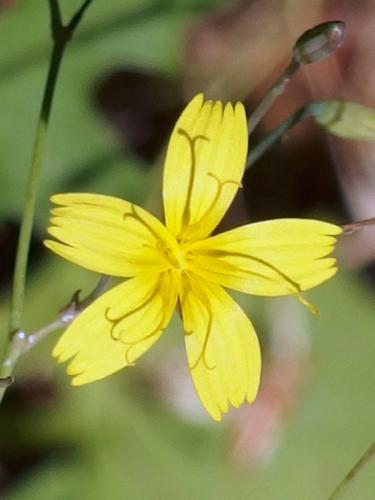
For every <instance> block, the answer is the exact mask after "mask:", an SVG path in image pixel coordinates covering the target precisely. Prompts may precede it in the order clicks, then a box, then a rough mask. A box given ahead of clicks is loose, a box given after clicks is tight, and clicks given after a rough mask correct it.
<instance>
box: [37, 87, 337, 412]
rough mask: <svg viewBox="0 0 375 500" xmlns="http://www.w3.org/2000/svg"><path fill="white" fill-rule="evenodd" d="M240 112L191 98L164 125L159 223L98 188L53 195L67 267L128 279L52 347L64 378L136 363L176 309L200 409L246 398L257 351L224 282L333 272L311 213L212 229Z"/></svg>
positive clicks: (297, 279)
mask: <svg viewBox="0 0 375 500" xmlns="http://www.w3.org/2000/svg"><path fill="white" fill-rule="evenodd" d="M247 143H248V137H247V121H246V115H245V111H244V108H243V106H242V104H240V103H237V104H236V105H235V107H233V106H232V105H231V104H227V105H226V106H225V107H223V105H222V103H221V102H211V101H206V102H204V101H203V96H202V95H198V96H196V97H195V98H194V99H193V100H192V101H191V102H190V103H189V104H188V106H187V107H186V109H185V110H184V112H183V113H182V115H181V117H180V118H179V120H178V121H177V124H176V126H175V128H174V130H173V133H172V136H171V139H170V142H169V146H168V151H167V156H166V160H165V166H164V181H163V200H164V211H165V225H163V224H162V223H161V222H160V221H159V220H157V219H156V218H155V217H153V216H152V215H151V214H150V213H148V212H146V211H145V210H143V209H142V208H140V207H138V206H136V205H135V204H133V203H129V202H127V201H123V200H120V199H118V198H113V197H110V196H101V195H95V194H58V195H55V196H53V197H52V201H53V202H54V203H55V204H56V205H58V206H57V207H56V208H53V209H52V218H51V227H50V228H49V229H48V231H49V234H50V235H51V236H53V237H54V238H55V239H56V241H51V240H47V241H46V242H45V244H46V245H47V247H48V248H50V249H51V250H52V251H54V252H56V253H57V254H59V255H61V256H62V257H64V258H65V259H68V260H70V261H72V262H74V263H75V264H78V265H81V266H83V267H86V268H88V269H90V270H92V271H96V272H98V273H102V274H107V275H110V276H120V277H124V278H130V279H128V280H126V281H125V282H124V283H122V284H120V285H118V286H116V287H115V288H113V289H112V290H110V291H109V292H107V293H105V294H104V295H103V296H101V297H100V298H98V299H97V300H96V301H95V302H94V303H93V304H92V305H90V306H89V307H88V308H87V309H85V310H84V311H83V312H82V313H81V314H80V315H79V316H78V317H77V319H75V321H73V323H72V324H71V325H70V326H69V327H68V329H67V330H66V332H65V333H64V334H63V336H62V337H61V339H60V340H59V341H58V343H57V345H56V347H55V349H54V351H53V355H54V356H55V357H56V358H57V359H58V361H59V362H64V361H66V360H68V359H71V358H72V360H71V361H70V364H69V366H68V370H67V371H68V374H70V375H72V376H73V380H72V384H73V385H81V384H86V383H88V382H92V381H94V380H97V379H101V378H103V377H106V376H107V375H110V374H111V373H113V372H116V371H117V370H120V369H121V368H123V367H125V366H129V365H133V364H134V362H135V361H136V360H137V359H138V358H139V357H140V356H141V355H142V354H143V353H144V352H145V351H147V350H148V349H149V347H151V346H152V345H153V344H154V342H155V341H156V340H157V339H158V338H159V337H160V336H161V334H162V333H163V331H164V330H165V329H166V327H167V325H168V323H169V321H170V319H171V316H172V314H173V311H174V310H175V308H176V306H177V308H178V311H179V313H180V315H181V316H182V320H183V325H184V337H185V343H186V350H187V357H188V364H189V369H190V373H191V376H192V379H193V383H194V386H195V389H196V391H197V393H198V396H199V398H200V400H201V402H202V404H203V406H204V407H205V408H206V410H207V411H208V413H209V414H210V415H211V416H212V417H213V418H214V419H215V420H220V419H221V415H222V413H225V412H226V411H228V406H229V404H231V405H233V406H235V407H238V406H240V405H241V404H242V403H243V402H244V401H245V400H247V401H248V402H249V403H251V402H252V401H253V400H254V398H255V396H256V394H257V391H258V386H259V379H260V369H261V356H260V349H259V343H258V339H257V336H256V333H255V331H254V328H253V326H252V324H251V322H250V320H249V319H248V318H247V316H246V315H245V314H244V312H243V311H242V310H241V308H240V307H239V306H238V304H237V303H236V302H235V301H234V300H233V299H232V298H231V297H230V295H229V294H228V293H227V292H226V291H225V290H224V288H223V287H225V288H231V289H233V290H239V291H241V292H244V293H250V294H255V295H268V296H281V295H294V296H295V297H297V298H298V299H299V300H301V301H302V302H303V303H304V304H306V305H309V304H308V303H307V302H306V301H305V299H304V298H302V295H301V294H302V291H304V290H307V289H309V288H312V287H314V286H316V285H318V284H319V283H322V282H323V281H325V280H327V279H328V278H330V277H331V276H333V275H334V274H335V272H336V267H335V264H336V261H335V259H334V258H328V257H327V256H328V255H329V254H330V253H331V252H332V250H333V248H334V246H335V243H336V238H335V236H336V235H338V234H339V233H341V232H342V230H341V228H339V227H337V226H335V225H332V224H327V223H324V222H319V221H315V220H299V219H280V220H273V221H267V222H258V223H255V224H247V225H245V226H242V227H239V228H237V229H232V230H231V231H227V232H224V233H222V234H218V235H216V236H212V237H210V233H211V232H212V231H213V230H214V229H215V227H216V226H217V225H218V223H219V222H220V220H221V219H222V217H223V216H224V214H225V212H226V211H227V209H228V207H229V206H230V204H231V202H232V200H233V198H234V196H235V194H236V192H237V190H238V188H239V187H240V185H241V179H242V176H243V173H244V166H245V161H246V156H247Z"/></svg>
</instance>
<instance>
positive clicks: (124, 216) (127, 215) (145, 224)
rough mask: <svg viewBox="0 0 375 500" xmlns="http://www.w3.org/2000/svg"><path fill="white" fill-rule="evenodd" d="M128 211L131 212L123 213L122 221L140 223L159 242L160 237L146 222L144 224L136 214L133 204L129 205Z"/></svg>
mask: <svg viewBox="0 0 375 500" xmlns="http://www.w3.org/2000/svg"><path fill="white" fill-rule="evenodd" d="M130 210H131V212H130V213H127V212H125V213H124V214H123V219H124V220H125V219H126V218H131V219H135V220H136V221H137V222H139V223H141V224H142V225H143V226H144V227H145V228H146V229H148V230H149V231H150V233H151V234H152V235H153V236H154V238H155V239H156V240H157V241H159V240H160V236H159V235H158V233H157V232H156V231H155V230H154V229H153V228H152V227H151V226H150V224H148V222H146V221H145V220H144V219H143V218H142V217H141V216H140V215H139V214H137V212H136V210H135V206H134V205H133V203H131V204H130Z"/></svg>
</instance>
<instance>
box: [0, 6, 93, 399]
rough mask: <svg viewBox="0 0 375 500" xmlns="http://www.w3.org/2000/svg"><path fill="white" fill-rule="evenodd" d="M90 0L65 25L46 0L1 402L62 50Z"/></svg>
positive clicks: (15, 346) (0, 372)
mask: <svg viewBox="0 0 375 500" xmlns="http://www.w3.org/2000/svg"><path fill="white" fill-rule="evenodd" d="M92 1H93V0H86V1H85V2H83V4H82V5H81V7H80V8H79V9H78V11H77V12H76V13H75V14H74V15H73V17H72V18H71V20H70V22H69V24H67V25H66V26H65V25H64V24H63V23H62V18H61V11H60V5H59V1H58V0H49V2H48V4H49V10H50V22H51V31H52V38H53V47H52V52H51V56H50V62H49V67H48V72H47V78H46V82H45V85H44V91H43V97H42V102H41V106H40V111H39V118H38V122H37V127H36V132H35V138H34V146H33V152H32V158H31V165H30V170H29V175H28V180H27V187H26V198H25V206H24V211H23V216H22V222H21V229H20V234H19V238H18V246H17V252H16V262H15V268H14V276H13V288H12V297H11V307H10V317H9V335H8V337H7V344H6V345H5V347H4V349H5V350H6V355H5V361H4V362H3V363H2V365H1V367H0V377H1V379H2V382H1V383H0V401H1V400H2V397H3V395H4V392H5V389H6V387H7V385H9V383H10V380H11V378H10V377H11V374H12V372H13V368H14V365H15V363H16V361H17V359H18V358H19V356H20V355H21V354H22V352H24V347H25V342H27V341H28V340H27V339H28V337H27V336H26V334H25V332H23V331H21V328H20V327H21V320H22V313H23V308H24V301H25V286H26V272H27V262H28V255H29V249H30V238H31V234H32V229H33V223H34V212H35V202H36V197H37V190H38V184H39V178H40V172H41V166H42V161H43V158H44V152H45V146H46V138H47V132H48V125H49V121H50V116H51V110H52V103H53V98H54V95H55V89H56V83H57V79H58V75H59V70H60V67H61V62H62V59H63V56H64V52H65V49H66V47H67V45H68V43H69V41H70V40H71V39H72V37H73V35H74V32H75V30H76V28H77V27H78V25H79V23H80V21H81V19H82V16H83V14H84V13H85V11H86V9H87V8H88V6H89V5H90V4H91V3H92Z"/></svg>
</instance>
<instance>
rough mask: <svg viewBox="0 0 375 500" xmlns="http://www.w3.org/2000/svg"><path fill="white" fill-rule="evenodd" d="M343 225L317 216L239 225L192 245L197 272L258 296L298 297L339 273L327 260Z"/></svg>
mask: <svg viewBox="0 0 375 500" xmlns="http://www.w3.org/2000/svg"><path fill="white" fill-rule="evenodd" d="M340 233H342V229H341V228H340V227H338V226H335V225H334V224H328V223H325V222H320V221H316V220H302V219H278V220H273V221H266V222H258V223H255V224H248V225H246V226H241V227H238V228H236V229H233V230H231V231H227V232H225V233H222V234H218V235H217V236H213V237H212V238H207V239H206V240H204V241H201V242H197V243H195V244H193V245H192V246H191V252H193V253H194V256H195V260H194V271H195V272H197V273H199V274H200V275H201V276H202V277H205V278H206V279H209V280H212V281H214V282H216V283H220V284H221V285H223V286H225V287H228V288H232V289H234V290H239V291H241V292H245V293H251V294H255V295H274V296H278V295H298V294H299V293H300V292H301V291H303V290H307V289H309V288H312V287H314V286H316V285H319V284H320V283H322V282H323V281H325V280H327V279H328V278H330V277H331V276H333V275H334V274H335V272H336V270H337V269H336V267H335V264H336V260H335V259H334V258H327V255H329V254H330V253H331V252H332V251H333V250H334V247H335V244H336V236H337V235H339V234H340Z"/></svg>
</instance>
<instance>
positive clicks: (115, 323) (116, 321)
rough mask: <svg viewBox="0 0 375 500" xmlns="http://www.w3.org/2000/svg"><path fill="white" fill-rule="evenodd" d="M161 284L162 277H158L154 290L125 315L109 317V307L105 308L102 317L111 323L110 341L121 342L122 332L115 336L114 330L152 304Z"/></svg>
mask: <svg viewBox="0 0 375 500" xmlns="http://www.w3.org/2000/svg"><path fill="white" fill-rule="evenodd" d="M161 284H162V275H160V276H159V279H158V281H157V283H156V286H155V288H153V289H152V291H151V293H150V294H148V295H147V296H146V297H145V298H144V299H143V301H141V303H140V304H139V305H138V306H137V307H135V308H134V309H131V310H130V311H128V312H126V313H125V314H123V315H121V316H119V317H117V318H111V317H110V315H109V312H110V310H111V307H107V309H106V310H105V312H104V316H105V319H106V320H107V321H108V322H110V323H112V325H111V330H110V335H111V338H112V340H115V341H118V340H120V341H121V339H120V336H121V334H122V332H123V330H120V332H119V333H118V335H115V332H114V330H115V328H116V327H117V326H118V325H119V324H120V323H121V322H122V321H124V320H125V319H127V318H129V317H130V316H133V315H134V314H136V313H137V312H139V311H140V310H141V309H143V308H145V307H147V306H148V305H149V304H150V303H151V302H152V300H153V299H154V298H155V297H156V296H157V295H158V294H159V292H160V289H161Z"/></svg>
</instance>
